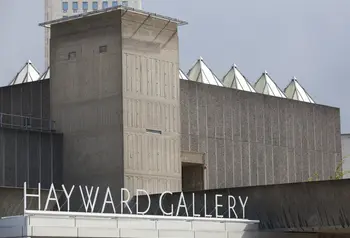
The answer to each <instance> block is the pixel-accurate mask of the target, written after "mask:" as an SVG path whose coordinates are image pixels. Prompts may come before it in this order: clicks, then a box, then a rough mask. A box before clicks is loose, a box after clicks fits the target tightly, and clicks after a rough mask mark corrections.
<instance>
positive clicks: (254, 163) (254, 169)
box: [249, 142, 259, 186]
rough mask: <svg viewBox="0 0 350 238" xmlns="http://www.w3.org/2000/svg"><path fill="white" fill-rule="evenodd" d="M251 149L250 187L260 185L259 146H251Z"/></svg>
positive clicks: (253, 143)
mask: <svg viewBox="0 0 350 238" xmlns="http://www.w3.org/2000/svg"><path fill="white" fill-rule="evenodd" d="M249 146H250V148H249V151H250V153H249V154H250V185H251V186H256V185H258V176H259V175H258V146H257V143H256V142H251V143H250V144H249Z"/></svg>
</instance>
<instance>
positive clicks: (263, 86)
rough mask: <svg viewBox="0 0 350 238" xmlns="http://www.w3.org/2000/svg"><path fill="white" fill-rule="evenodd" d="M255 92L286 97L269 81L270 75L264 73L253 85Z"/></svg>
mask: <svg viewBox="0 0 350 238" xmlns="http://www.w3.org/2000/svg"><path fill="white" fill-rule="evenodd" d="M254 88H255V91H256V92H257V93H262V94H266V95H270V96H275V97H280V98H286V95H284V93H283V92H282V90H281V89H279V88H278V86H277V84H276V83H275V82H274V81H273V80H272V79H271V77H270V75H269V74H268V73H267V72H266V71H265V72H264V73H263V74H262V75H261V77H260V78H259V79H258V80H257V81H256V83H255V84H254Z"/></svg>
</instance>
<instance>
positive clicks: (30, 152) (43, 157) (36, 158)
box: [0, 128, 62, 189]
mask: <svg viewBox="0 0 350 238" xmlns="http://www.w3.org/2000/svg"><path fill="white" fill-rule="evenodd" d="M0 168H1V169H0V186H9V187H22V186H23V183H24V182H27V183H28V185H29V187H32V188H37V186H38V182H41V184H42V187H43V188H47V189H48V188H49V185H50V184H51V183H52V182H55V183H57V184H61V183H62V135H61V134H52V133H41V132H33V131H24V130H18V129H8V128H0ZM51 171H53V172H54V173H53V174H52V173H51Z"/></svg>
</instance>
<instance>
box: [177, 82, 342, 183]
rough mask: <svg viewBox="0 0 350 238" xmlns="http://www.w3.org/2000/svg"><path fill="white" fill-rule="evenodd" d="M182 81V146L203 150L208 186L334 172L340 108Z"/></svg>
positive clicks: (277, 180)
mask: <svg viewBox="0 0 350 238" xmlns="http://www.w3.org/2000/svg"><path fill="white" fill-rule="evenodd" d="M180 86H181V95H180V99H181V150H183V151H194V152H204V153H206V163H207V166H208V169H207V171H206V177H207V184H208V186H207V188H225V187H234V186H248V185H264V184H278V183H292V182H300V181H307V180H308V179H309V178H310V177H311V176H312V175H313V174H315V173H318V174H319V176H320V179H328V178H329V177H330V176H332V175H334V171H335V168H336V165H338V164H339V163H340V161H341V142H340V115H339V109H337V108H331V107H326V106H321V105H314V104H307V103H302V102H299V101H295V100H288V99H281V98H277V97H271V96H266V95H262V94H255V93H248V92H243V91H238V90H234V89H229V88H222V87H216V86H211V85H206V84H200V83H197V82H191V81H184V80H180Z"/></svg>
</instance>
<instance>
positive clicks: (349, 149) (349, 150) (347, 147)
mask: <svg viewBox="0 0 350 238" xmlns="http://www.w3.org/2000/svg"><path fill="white" fill-rule="evenodd" d="M341 143H342V155H343V172H344V178H350V134H343V135H341Z"/></svg>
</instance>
